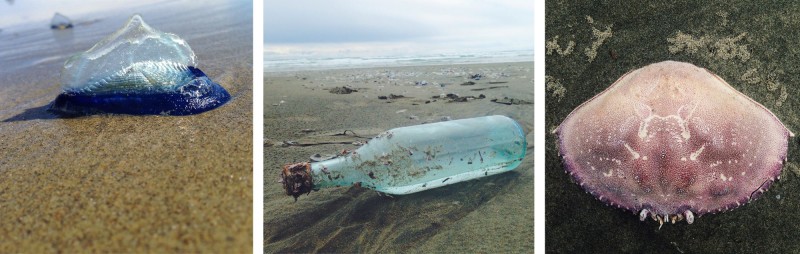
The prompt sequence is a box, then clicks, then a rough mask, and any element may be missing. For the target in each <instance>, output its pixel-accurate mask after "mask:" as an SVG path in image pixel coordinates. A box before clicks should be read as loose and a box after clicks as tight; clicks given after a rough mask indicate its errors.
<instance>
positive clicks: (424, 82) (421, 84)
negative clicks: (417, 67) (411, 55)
mask: <svg viewBox="0 0 800 254" xmlns="http://www.w3.org/2000/svg"><path fill="white" fill-rule="evenodd" d="M414 85H415V86H427V85H428V81H425V80H423V81H417V82H414Z"/></svg>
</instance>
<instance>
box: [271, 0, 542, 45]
mask: <svg viewBox="0 0 800 254" xmlns="http://www.w3.org/2000/svg"><path fill="white" fill-rule="evenodd" d="M533 33H534V31H533V2H532V1H530V0H496V1H492V0H469V1H453V0H435V1H434V0H408V1H370V0H342V1H310V0H297V1H283V0H266V2H265V3H264V40H265V44H264V49H265V51H266V53H267V54H268V55H270V54H278V55H279V54H337V53H338V54H348V53H351V54H356V55H358V54H367V55H375V54H378V55H380V54H382V53H387V54H397V53H400V54H415V53H424V52H432V53H436V52H440V51H458V52H464V51H471V50H473V51H474V50H514V49H531V50H532V49H533V37H534V36H533Z"/></svg>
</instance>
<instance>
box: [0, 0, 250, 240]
mask: <svg viewBox="0 0 800 254" xmlns="http://www.w3.org/2000/svg"><path fill="white" fill-rule="evenodd" d="M202 4H203V5H202V6H204V8H197V10H195V11H187V12H183V13H181V14H177V15H176V14H175V13H172V12H170V13H165V12H164V11H162V10H161V9H171V8H175V7H176V6H174V5H176V3H165V4H164V5H163V6H150V7H146V8H142V9H135V10H125V11H124V12H121V13H120V14H119V15H110V16H102V17H103V18H100V21H98V22H96V23H92V24H88V25H86V24H84V25H76V27H75V28H74V31H72V33H74V34H73V35H72V37H71V40H67V41H62V40H61V39H58V38H56V39H55V42H61V43H63V44H54V45H49V44H47V43H44V44H39V45H40V46H41V47H42V49H41V50H34V51H31V52H30V53H27V54H21V55H11V56H9V55H4V56H5V57H6V58H5V59H3V60H2V61H0V62H3V65H4V67H9V68H11V67H13V68H16V69H15V70H14V71H6V72H4V73H2V75H0V121H2V123H0V143H2V145H0V175H2V177H0V214H2V215H3V216H2V219H0V239H2V240H0V250H3V252H11V253H14V252H27V253H41V252H66V253H71V252H72V253H74V252H198V251H205V252H217V253H221V252H226V253H249V252H252V222H253V220H252V146H251V142H252V135H251V133H252V110H251V109H252V83H253V81H252V75H251V73H252V61H253V59H252V46H251V41H252V15H251V14H252V11H251V10H252V3H251V2H248V1H240V2H227V3H202ZM134 12H139V13H141V14H142V15H143V16H144V18H145V20H146V21H147V22H148V23H149V24H150V25H151V26H152V27H155V28H156V29H159V30H161V31H166V32H171V33H175V34H178V35H179V36H180V37H182V38H184V39H185V40H186V41H187V42H188V43H189V45H190V46H191V47H192V49H193V50H194V51H195V53H196V54H197V59H198V62H199V68H200V69H202V70H203V71H204V72H205V73H206V74H207V75H208V76H209V77H210V78H211V79H213V80H214V81H216V82H217V83H219V84H221V85H222V86H223V87H225V89H227V90H228V91H229V92H230V93H231V95H232V96H233V99H232V100H231V101H230V102H229V103H228V104H226V105H223V106H222V107H220V108H218V109H215V110H212V111H209V112H206V113H203V114H199V115H193V116H182V117H166V116H122V115H96V116H89V117H79V118H71V119H60V118H55V117H54V116H53V115H51V114H49V113H47V112H45V109H46V106H47V104H48V103H49V102H50V101H51V100H52V99H54V98H55V97H56V95H57V94H58V93H59V92H60V85H59V80H60V79H59V73H60V70H61V66H62V65H63V62H64V60H66V57H67V56H69V55H71V54H74V53H77V52H79V51H83V50H86V49H88V48H89V47H91V46H92V45H93V44H94V43H96V42H97V41H98V40H100V39H101V38H102V37H103V36H105V35H107V34H110V33H111V32H113V31H114V30H116V29H117V28H119V27H121V26H122V25H123V24H124V21H125V19H127V17H129V16H130V14H132V13H134ZM98 15H106V14H98ZM198 17H206V18H205V19H202V18H200V19H199V18H198ZM190 21H191V22H190ZM45 29H46V28H45ZM40 33H43V34H44V35H43V36H45V37H47V36H49V35H50V34H51V33H55V32H51V31H49V30H43V31H41V32H40ZM54 35H55V34H54ZM5 36H8V37H5ZM12 36H14V35H11V34H2V35H0V37H5V38H2V39H3V40H10V42H8V43H11V45H10V44H4V45H0V47H3V48H4V49H7V48H12V49H13V48H14V45H13V43H18V42H17V41H14V40H29V39H30V40H31V42H34V41H36V40H32V39H31V38H36V37H37V36H39V37H40V36H42V35H36V34H34V35H26V34H21V35H18V37H12ZM18 45H20V46H22V45H24V44H18ZM30 63H35V64H30ZM4 69H5V68H4Z"/></svg>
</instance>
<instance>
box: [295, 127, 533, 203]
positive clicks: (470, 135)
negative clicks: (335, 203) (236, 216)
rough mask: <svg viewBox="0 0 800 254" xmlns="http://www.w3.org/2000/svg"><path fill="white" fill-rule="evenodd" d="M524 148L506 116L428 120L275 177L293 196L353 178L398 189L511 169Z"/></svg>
mask: <svg viewBox="0 0 800 254" xmlns="http://www.w3.org/2000/svg"><path fill="white" fill-rule="evenodd" d="M526 148H527V142H526V141H525V134H524V133H523V131H522V128H521V127H520V126H519V124H518V123H517V122H516V121H514V120H513V119H511V118H508V117H506V116H499V115H496V116H485V117H476V118H469V119H462V120H453V121H445V122H438V123H429V124H422V125H415V126H409V127H401V128H395V129H391V130H389V131H386V132H384V133H382V134H380V135H378V136H377V137H375V138H373V139H371V140H369V142H367V143H366V144H365V145H363V146H361V147H359V148H358V149H356V150H355V151H353V152H350V153H349V154H347V155H345V156H340V157H337V158H333V159H330V160H326V161H321V162H314V163H306V162H303V163H295V164H288V165H286V166H284V168H283V170H282V172H281V176H282V179H281V182H282V183H283V185H284V189H286V194H288V195H290V196H294V197H295V199H296V198H297V197H298V196H300V195H302V194H305V193H309V192H311V190H319V189H321V188H329V187H338V186H350V185H354V184H355V185H360V186H361V187H366V188H371V189H374V190H376V191H379V192H383V193H388V194H397V195H402V194H409V193H414V192H419V191H423V190H427V189H432V188H437V187H441V186H445V185H449V184H454V183H458V182H462V181H467V180H471V179H475V178H480V177H485V176H489V175H494V174H499V173H503V172H506V171H509V170H512V169H514V168H516V167H517V166H518V165H519V164H520V163H521V161H522V158H523V157H525V150H526Z"/></svg>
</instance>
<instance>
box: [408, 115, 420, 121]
mask: <svg viewBox="0 0 800 254" xmlns="http://www.w3.org/2000/svg"><path fill="white" fill-rule="evenodd" d="M408 119H411V120H419V117H418V116H415V115H408Z"/></svg>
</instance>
